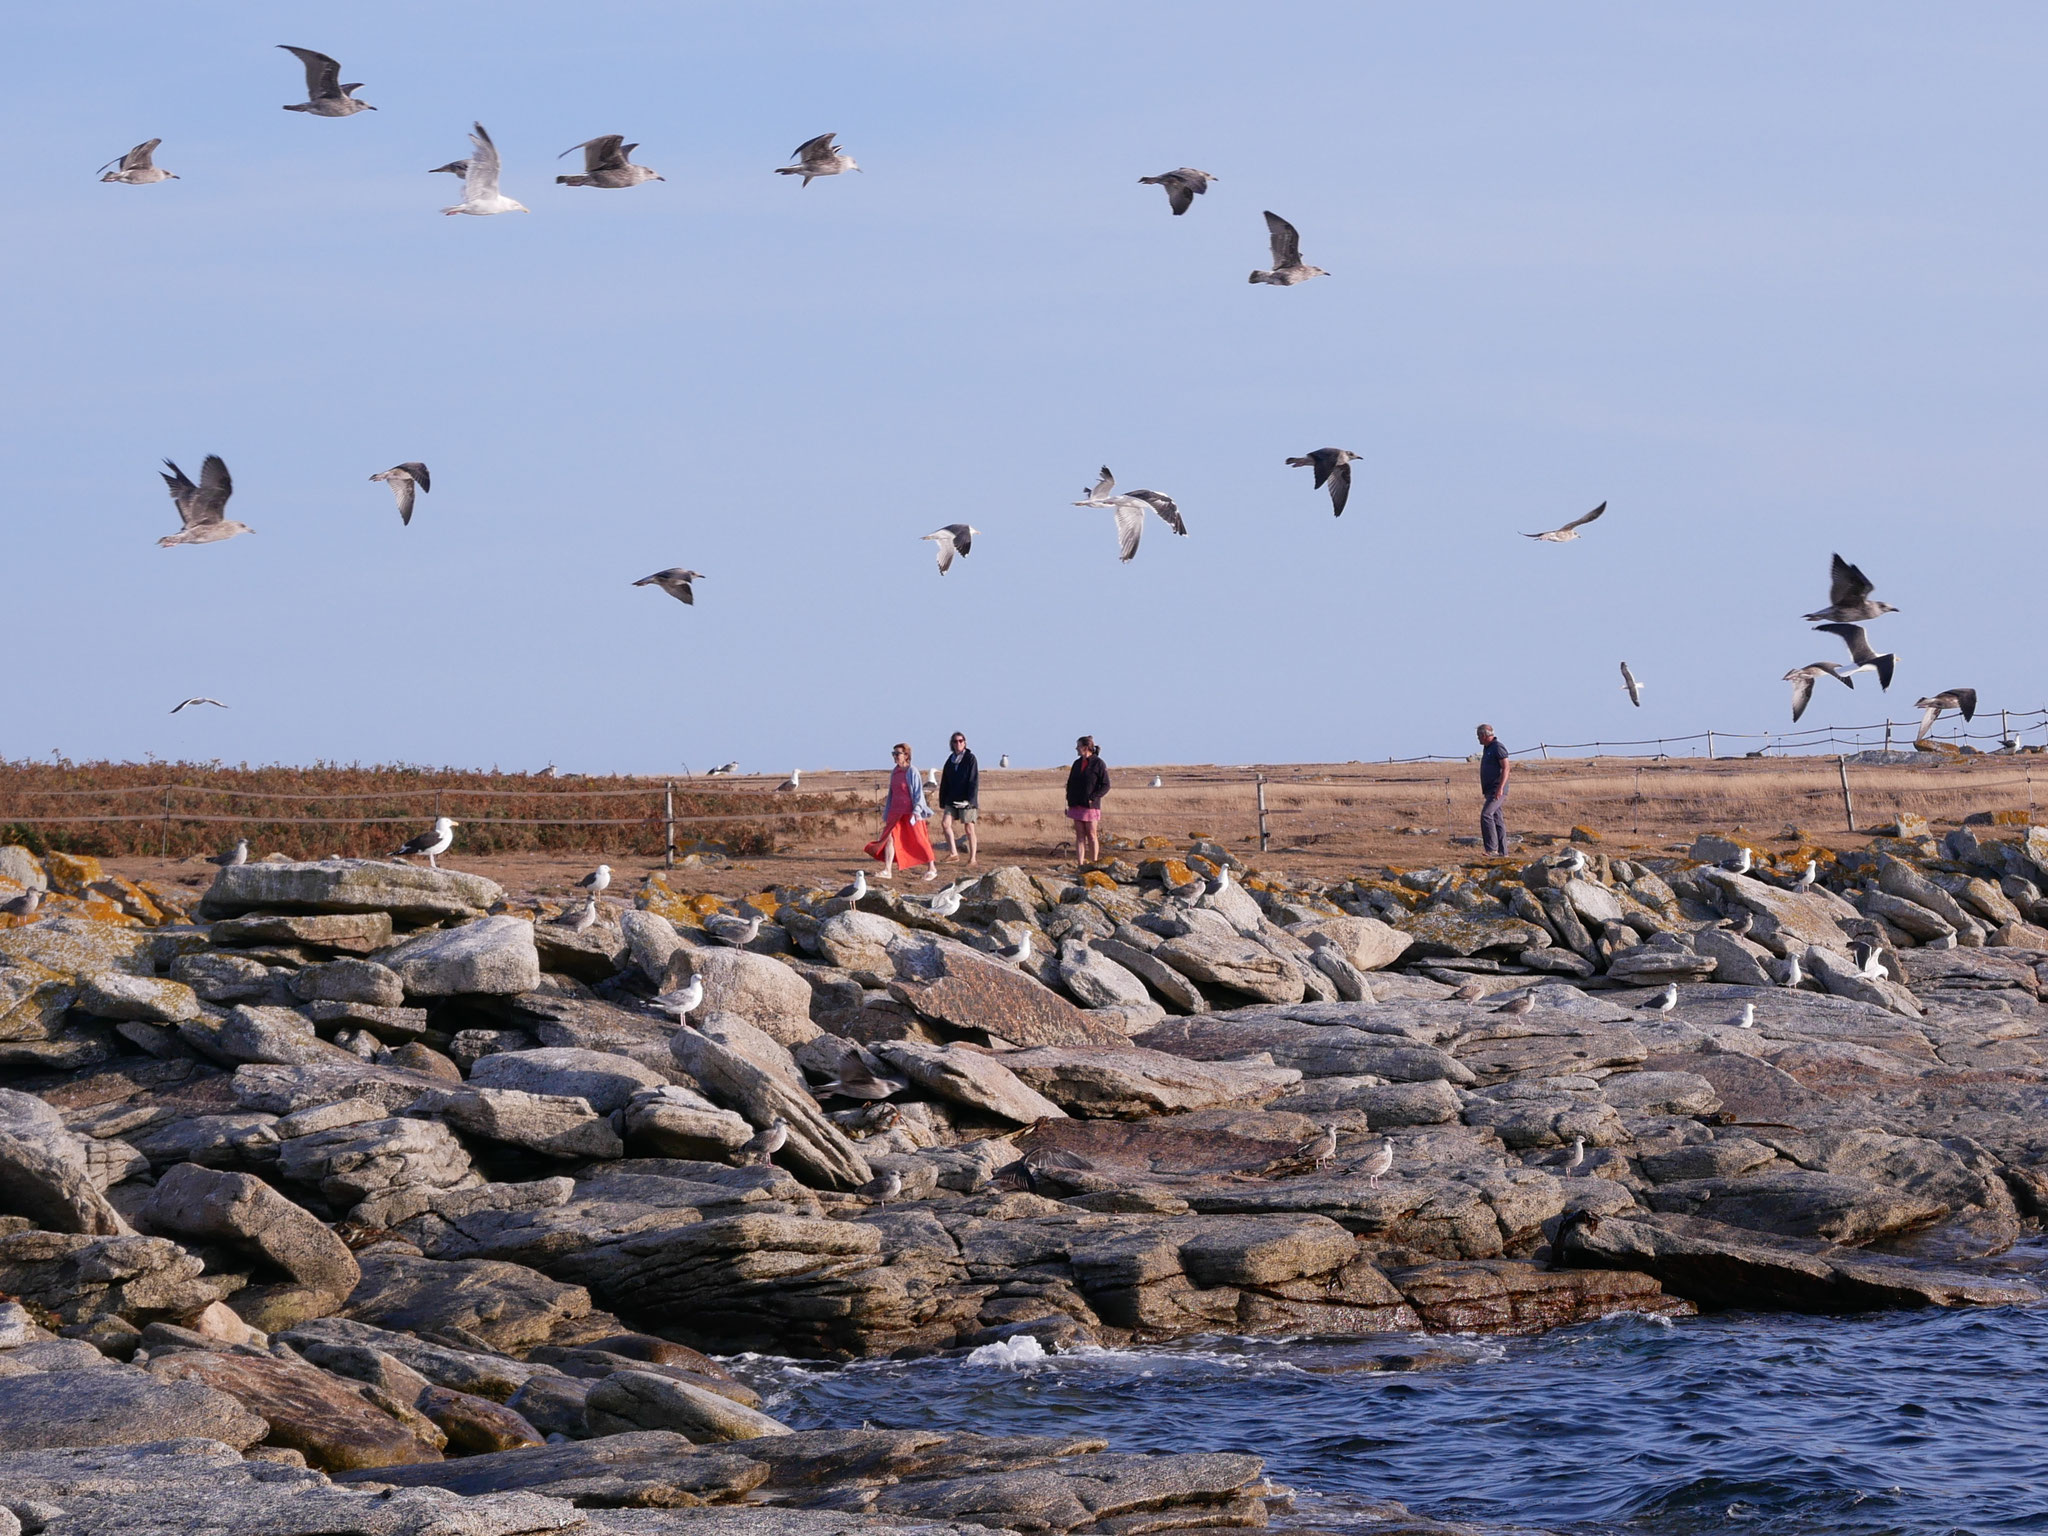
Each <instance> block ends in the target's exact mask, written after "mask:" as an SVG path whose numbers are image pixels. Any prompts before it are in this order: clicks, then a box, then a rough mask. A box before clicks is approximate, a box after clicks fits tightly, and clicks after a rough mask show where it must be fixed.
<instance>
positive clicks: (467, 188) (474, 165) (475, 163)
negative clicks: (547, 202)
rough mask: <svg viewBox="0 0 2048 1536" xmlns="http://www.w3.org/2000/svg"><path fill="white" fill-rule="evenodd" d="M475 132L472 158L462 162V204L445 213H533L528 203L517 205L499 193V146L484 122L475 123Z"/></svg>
mask: <svg viewBox="0 0 2048 1536" xmlns="http://www.w3.org/2000/svg"><path fill="white" fill-rule="evenodd" d="M470 127H471V128H472V129H474V130H475V131H474V132H473V133H471V134H470V136H469V142H470V144H471V145H472V146H474V147H473V148H472V149H471V150H470V152H469V158H468V159H467V160H465V161H463V162H462V201H461V202H459V203H457V204H455V206H454V207H452V208H443V209H442V210H441V211H442V212H443V213H474V214H477V215H479V216H481V215H485V214H493V213H531V212H532V211H533V210H532V209H530V208H528V207H527V206H526V204H524V203H521V202H515V201H514V200H513V199H511V198H509V197H507V196H505V194H504V193H502V192H500V191H499V190H498V146H497V145H495V144H493V143H492V142H491V136H490V134H488V133H487V132H485V131H484V125H483V124H482V123H472V124H470Z"/></svg>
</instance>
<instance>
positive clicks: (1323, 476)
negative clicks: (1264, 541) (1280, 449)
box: [1287, 448, 1364, 517]
mask: <svg viewBox="0 0 2048 1536" xmlns="http://www.w3.org/2000/svg"><path fill="white" fill-rule="evenodd" d="M1363 457H1364V455H1363V454H1357V453H1353V452H1352V451H1351V450H1350V449H1349V448H1317V449H1313V450H1311V451H1310V453H1309V455H1308V457H1306V458H1301V459H1289V460H1288V461H1287V466H1288V468H1290V469H1311V468H1312V469H1314V470H1315V472H1316V485H1315V488H1316V489H1317V490H1319V491H1320V490H1321V489H1322V488H1323V487H1324V486H1325V485H1327V486H1329V488H1330V513H1331V515H1332V516H1333V517H1342V516H1343V515H1344V503H1345V502H1347V501H1349V500H1350V499H1351V461H1352V460H1353V459H1357V458H1363Z"/></svg>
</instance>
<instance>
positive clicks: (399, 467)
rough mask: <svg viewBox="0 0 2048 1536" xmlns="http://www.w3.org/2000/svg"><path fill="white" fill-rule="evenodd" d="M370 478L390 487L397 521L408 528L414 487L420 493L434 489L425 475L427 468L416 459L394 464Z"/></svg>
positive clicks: (430, 479) (431, 481) (428, 477)
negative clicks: (396, 510) (396, 505)
mask: <svg viewBox="0 0 2048 1536" xmlns="http://www.w3.org/2000/svg"><path fill="white" fill-rule="evenodd" d="M370 478H371V479H372V480H382V481H383V482H384V483H385V484H386V485H388V486H390V487H391V495H392V497H393V499H395V500H396V501H397V502H398V518H399V521H400V522H402V523H405V524H406V525H407V526H408V527H410V526H411V524H412V503H413V491H414V489H415V487H417V488H418V489H419V490H422V491H431V490H432V489H433V488H434V482H433V479H432V477H430V476H429V475H428V474H427V466H426V465H424V464H422V463H420V462H419V461H418V460H417V459H408V460H407V461H406V462H405V463H403V464H394V465H392V466H391V467H390V468H389V469H386V470H381V471H379V472H378V473H377V474H374V475H372V476H370Z"/></svg>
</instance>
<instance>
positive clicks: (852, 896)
mask: <svg viewBox="0 0 2048 1536" xmlns="http://www.w3.org/2000/svg"><path fill="white" fill-rule="evenodd" d="M867 893H868V872H867V871H866V870H864V869H856V870H855V871H854V872H853V882H852V884H850V885H842V886H841V887H840V888H839V889H838V890H837V891H836V892H834V899H835V900H837V899H844V900H846V901H859V900H860V899H861V898H862V897H863V896H865V895H867Z"/></svg>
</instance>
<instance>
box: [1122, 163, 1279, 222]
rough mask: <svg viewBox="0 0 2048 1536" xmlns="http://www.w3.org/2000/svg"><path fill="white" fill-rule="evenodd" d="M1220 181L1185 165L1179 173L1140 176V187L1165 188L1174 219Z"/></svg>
mask: <svg viewBox="0 0 2048 1536" xmlns="http://www.w3.org/2000/svg"><path fill="white" fill-rule="evenodd" d="M1219 179H1220V178H1218V177H1215V176H1212V175H1210V174H1209V173H1208V172H1207V171H1198V170H1196V169H1195V168H1194V167H1192V166H1187V165H1184V166H1182V167H1181V168H1180V169H1179V170H1177V171H1167V172H1165V173H1164V174H1162V175H1158V176H1140V177H1139V178H1138V185H1139V186H1141V187H1164V188H1165V189H1166V201H1167V203H1168V204H1169V205H1170V206H1171V207H1172V209H1173V213H1174V217H1175V218H1179V217H1180V216H1181V215H1182V214H1184V213H1186V212H1187V211H1188V210H1189V209H1190V208H1192V207H1194V205H1195V199H1196V198H1198V197H1200V196H1201V195H1202V194H1203V193H1204V192H1206V191H1208V190H1209V183H1210V182H1212V181H1216V180H1219ZM1267 217H1268V218H1270V217H1272V215H1270V214H1268V215H1267Z"/></svg>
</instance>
